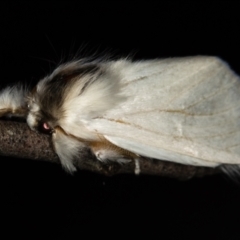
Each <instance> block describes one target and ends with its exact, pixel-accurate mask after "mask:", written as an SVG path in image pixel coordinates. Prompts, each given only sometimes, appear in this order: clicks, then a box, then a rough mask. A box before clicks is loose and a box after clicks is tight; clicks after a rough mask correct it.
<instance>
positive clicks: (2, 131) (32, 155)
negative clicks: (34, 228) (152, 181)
mask: <svg viewBox="0 0 240 240" xmlns="http://www.w3.org/2000/svg"><path fill="white" fill-rule="evenodd" d="M0 155H4V156H11V157H17V158H27V159H32V160H45V161H50V162H55V163H60V162H59V159H58V157H57V155H56V154H55V152H54V151H53V148H52V144H51V137H50V136H49V135H46V134H39V133H37V132H34V131H32V130H30V129H29V127H28V126H27V124H26V123H23V122H14V121H0ZM139 163H140V169H141V173H140V174H151V175H159V176H167V177H172V178H177V179H182V180H187V179H190V178H192V177H202V176H205V175H211V174H215V173H218V172H219V170H218V169H213V168H204V167H194V166H187V165H182V164H177V163H172V162H166V161H159V160H152V159H146V158H142V159H140V161H139ZM76 165H77V167H78V168H79V169H84V170H89V171H93V172H97V173H100V174H104V175H108V176H111V175H115V174H120V173H132V174H134V169H135V164H134V163H133V162H132V163H129V164H124V165H119V164H115V163H109V164H103V163H101V162H99V161H98V160H96V158H95V157H94V156H93V155H92V154H91V152H90V151H89V150H88V149H87V148H86V149H82V150H81V152H80V153H79V159H77V160H76Z"/></svg>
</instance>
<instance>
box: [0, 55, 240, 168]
mask: <svg viewBox="0 0 240 240" xmlns="http://www.w3.org/2000/svg"><path fill="white" fill-rule="evenodd" d="M0 116H20V117H24V118H26V121H27V123H28V125H29V127H30V128H31V129H32V130H39V129H43V130H45V131H48V132H49V133H50V134H51V135H52V142H53V146H54V149H55V151H56V153H57V155H58V156H59V159H60V161H61V164H62V166H63V167H64V168H65V169H66V170H67V171H68V172H74V171H75V170H76V167H75V166H74V161H73V160H74V159H75V158H77V156H78V152H79V149H81V148H82V147H85V146H87V147H89V148H90V149H91V151H92V152H93V154H94V155H95V156H96V158H97V159H98V160H100V161H102V162H107V161H116V162H119V163H125V162H128V161H132V160H136V159H138V158H139V157H147V158H153V159H159V160H167V161H172V162H177V163H180V164H187V165H194V166H205V167H217V166H220V167H221V168H222V169H223V171H228V172H234V171H238V166H240V165H239V164H240V147H239V144H240V131H239V130H240V80H239V77H238V76H237V75H236V74H235V73H234V72H233V71H232V70H231V69H230V67H229V66H228V65H227V64H226V63H225V62H224V61H222V60H220V59H219V58H217V57H209V56H196V57H182V58H168V59H156V60H144V61H131V60H128V59H120V60H107V61H92V62H87V61H84V60H73V61H70V62H67V63H64V64H61V65H60V66H58V67H57V68H56V69H55V70H54V71H53V72H52V73H51V74H50V75H48V76H46V77H45V78H43V79H42V80H40V81H39V82H38V84H37V85H36V87H35V88H34V89H32V90H31V91H29V90H28V89H25V88H24V87H22V86H20V85H16V86H13V87H7V88H5V89H3V90H2V91H1V93H0Z"/></svg>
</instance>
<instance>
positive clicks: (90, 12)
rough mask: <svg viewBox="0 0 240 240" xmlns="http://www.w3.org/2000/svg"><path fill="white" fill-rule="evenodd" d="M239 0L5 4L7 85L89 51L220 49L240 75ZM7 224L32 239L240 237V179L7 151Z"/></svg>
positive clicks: (143, 55)
mask: <svg viewBox="0 0 240 240" xmlns="http://www.w3.org/2000/svg"><path fill="white" fill-rule="evenodd" d="M239 30H240V14H239V7H238V4H237V1H236V2H230V3H229V2H227V1H226V2H214V3H211V4H209V3H204V2H202V3H201V2H199V3H198V2H192V3H188V2H180V1H179V2H168V3H164V4H163V3H161V2H159V3H158V2H157V1H156V2H150V1H143V2H140V1H133V2H122V1H121V2H120V1H111V2H97V3H96V2H93V1H88V3H87V4H86V3H85V2H80V1H79V2H78V3H74V2H40V3H36V2H34V1H33V2H19V3H5V4H4V5H3V4H1V7H0V31H1V35H0V36H1V41H2V43H1V45H0V60H1V65H0V69H1V78H0V81H1V85H2V86H4V85H6V84H9V83H11V82H16V81H20V82H27V83H31V84H34V83H35V82H36V81H38V80H39V79H40V78H41V77H43V76H44V75H45V74H47V73H50V71H51V70H53V69H54V67H55V66H56V65H57V64H58V63H59V62H60V61H61V60H67V59H70V58H71V57H73V56H74V55H76V53H78V54H77V55H78V56H79V57H81V56H89V55H90V56H91V55H95V56H103V55H105V54H109V53H110V54H111V55H113V56H128V55H129V54H130V55H131V56H132V57H133V58H134V59H148V58H163V57H174V56H187V55H216V56H219V57H221V58H223V59H224V60H226V61H227V62H228V63H229V64H230V65H231V67H232V68H233V69H234V70H235V71H236V72H238V73H240V57H239V56H240V47H239V46H240V35H239ZM0 172H1V173H0V176H1V183H0V186H1V202H2V204H1V205H0V208H1V209H0V211H1V214H0V218H2V219H1V221H2V224H1V225H0V226H1V227H0V228H1V229H2V230H7V233H8V236H11V235H12V234H17V235H18V236H19V237H20V236H24V237H25V238H31V239H44V238H46V237H52V238H53V239H59V238H60V237H62V238H64V239H75V238H76V239H77V238H85V237H84V234H87V235H86V237H88V238H89V237H92V236H95V237H99V238H100V237H104V238H106V237H107V238H108V237H111V238H116V237H123V238H128V237H130V234H134V235H133V236H134V238H139V237H145V238H148V239H150V238H153V237H156V238H161V239H186V238H189V239H200V238H201V239H202V238H203V239H220V238H221V239H230V240H231V239H240V236H239V227H240V221H239V220H240V215H239V214H240V210H239V209H240V207H239V202H240V186H239V185H238V184H235V183H233V182H231V181H230V180H229V179H227V178H225V177H223V176H221V175H218V176H212V177H205V178H200V179H192V180H189V181H184V182H181V181H177V180H174V179H168V178H161V177H155V176H138V177H137V176H134V175H119V176H115V177H110V178H109V177H104V176H100V175H97V174H94V173H90V172H83V171H79V172H78V173H77V174H75V176H69V175H68V174H66V173H65V172H64V171H63V170H62V169H61V167H60V166H59V165H55V164H50V163H46V162H37V161H32V160H24V159H12V158H6V157H1V168H0Z"/></svg>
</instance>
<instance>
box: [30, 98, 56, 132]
mask: <svg viewBox="0 0 240 240" xmlns="http://www.w3.org/2000/svg"><path fill="white" fill-rule="evenodd" d="M28 110H29V111H28V115H27V123H28V125H29V127H30V128H31V129H32V130H34V131H38V132H43V133H52V132H53V131H54V125H53V122H52V121H51V116H49V117H48V116H47V115H46V114H45V113H44V111H42V109H41V107H40V105H39V104H38V103H37V102H36V101H35V99H34V96H32V97H29V98H28Z"/></svg>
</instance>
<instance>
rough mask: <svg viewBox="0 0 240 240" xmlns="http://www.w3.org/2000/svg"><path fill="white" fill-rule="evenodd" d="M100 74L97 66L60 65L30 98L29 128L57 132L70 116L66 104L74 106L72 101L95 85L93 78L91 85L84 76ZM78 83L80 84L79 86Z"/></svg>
mask: <svg viewBox="0 0 240 240" xmlns="http://www.w3.org/2000/svg"><path fill="white" fill-rule="evenodd" d="M96 71H98V67H97V66H96V65H94V64H81V62H80V61H75V62H69V63H66V64H62V65H60V66H59V67H58V68H56V69H55V70H54V71H53V72H52V74H50V75H49V76H46V77H45V78H43V79H42V80H41V81H39V82H38V84H37V85H36V87H35V88H34V89H33V91H32V92H31V93H30V94H29V96H28V99H27V102H28V116H27V123H28V125H29V127H30V128H31V129H32V130H36V131H41V132H47V133H51V132H53V131H54V128H55V127H57V126H59V121H60V120H61V119H63V118H65V117H66V114H67V113H66V112H67V111H68V108H66V107H65V105H66V104H65V103H66V102H67V103H69V104H68V106H69V105H70V107H71V104H70V103H71V99H75V98H76V97H77V96H79V95H80V94H81V92H82V91H84V89H85V88H87V86H88V84H89V82H90V83H91V81H90V80H91V78H89V82H86V81H84V80H82V79H84V76H86V75H87V76H88V75H92V74H93V73H95V72H96ZM76 82H79V83H80V84H79V85H78V86H76ZM64 104H65V105H64ZM73 107H75V106H73ZM73 107H72V108H73Z"/></svg>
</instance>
